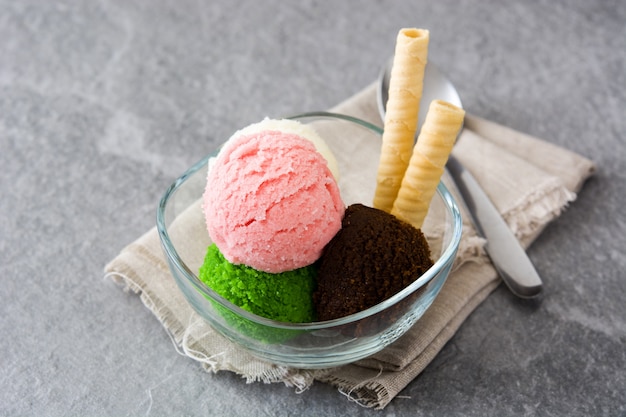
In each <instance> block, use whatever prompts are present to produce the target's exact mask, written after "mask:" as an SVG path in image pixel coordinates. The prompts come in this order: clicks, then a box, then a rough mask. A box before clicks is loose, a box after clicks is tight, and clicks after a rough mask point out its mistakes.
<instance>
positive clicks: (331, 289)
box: [313, 204, 433, 321]
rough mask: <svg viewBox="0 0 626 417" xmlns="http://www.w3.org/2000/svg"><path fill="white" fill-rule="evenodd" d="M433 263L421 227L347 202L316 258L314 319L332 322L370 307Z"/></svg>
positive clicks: (410, 281) (398, 289)
mask: <svg viewBox="0 0 626 417" xmlns="http://www.w3.org/2000/svg"><path fill="white" fill-rule="evenodd" d="M432 265H433V262H432V260H431V259H430V249H429V247H428V243H427V242H426V238H425V237H424V235H423V234H422V232H421V231H420V230H419V229H416V228H415V227H413V226H411V225H410V224H408V223H406V222H403V221H401V220H399V219H397V218H396V217H394V216H392V215H391V214H389V213H386V212H384V211H382V210H378V209H374V208H370V207H367V206H364V205H362V204H354V205H351V206H349V207H348V208H347V209H346V212H345V216H344V218H343V221H342V227H341V230H340V231H339V233H337V235H335V237H334V238H333V239H332V240H331V241H330V243H329V244H328V245H327V246H326V248H325V249H324V252H323V254H322V257H321V258H320V260H319V271H318V281H317V289H316V291H315V293H314V294H313V302H314V305H315V308H316V311H317V319H318V320H320V321H324V320H332V319H335V318H339V317H344V316H347V315H350V314H353V313H357V312H359V311H362V310H365V309H367V308H369V307H372V306H374V305H376V304H378V303H380V302H381V301H384V300H386V299H387V298H389V297H391V296H393V295H394V294H396V293H398V292H399V291H401V290H402V289H403V288H405V287H406V286H408V285H409V284H411V283H412V282H413V281H415V280H416V279H417V278H419V277H420V276H421V275H422V274H423V273H424V272H425V271H426V270H428V268H430V267H431V266H432Z"/></svg>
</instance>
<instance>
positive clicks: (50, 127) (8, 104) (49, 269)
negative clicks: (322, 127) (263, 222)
mask: <svg viewBox="0 0 626 417" xmlns="http://www.w3.org/2000/svg"><path fill="white" fill-rule="evenodd" d="M503 3H504V2H501V1H497V0H491V1H480V2H475V1H469V0H467V1H452V0H445V1H433V2H427V1H422V2H418V1H394V2H392V1H369V2H363V1H356V0H354V1H336V2H335V1H333V2H323V1H314V0H306V1H297V2H296V1H293V2H280V1H277V0H274V1H256V0H248V1H241V2H234V1H233V2H217V1H213V2H210V1H204V2H202V1H191V0H183V1H173V0H172V1H167V0H155V1H147V0H145V1H121V0H117V1H112V0H102V1H74V2H72V1H65V2H59V1H40V0H30V1H23V0H19V1H10V0H0V167H1V168H0V191H1V193H2V194H1V198H0V278H1V280H2V282H1V285H0V334H1V335H2V336H1V338H0V415H38V416H45V415H94V416H95V415H119V416H122V415H216V414H219V415H246V416H265V415H268V416H269V415H272V416H286V415H300V414H301V413H304V414H311V415H313V414H316V415H322V414H327V415H333V414H343V415H346V414H351V415H388V416H404V415H419V416H431V415H432V416H435V415H475V416H489V415H494V416H496V415H497V416H501V415H543V416H561V415H610V416H616V415H625V414H626V405H625V404H626V394H625V392H626V381H625V378H626V352H625V351H626V349H625V348H624V346H625V344H626V307H624V305H626V303H625V302H624V299H625V295H626V282H625V279H626V273H625V272H624V271H625V270H626V256H625V254H624V248H625V247H626V238H625V237H624V236H625V234H626V216H625V213H624V212H625V208H624V207H626V174H625V172H626V170H625V169H624V168H625V167H626V163H625V162H626V151H625V147H626V2H624V1H620V0H613V1H611V0H599V1H587V0H575V1H565V0H558V1H556V0H532V1H524V2H521V1H520V2H508V3H506V5H504V4H503ZM405 26H420V27H426V28H429V29H430V30H431V39H432V40H431V46H430V55H429V59H431V60H432V61H434V62H436V63H437V64H438V66H439V67H440V68H442V69H444V71H445V72H446V73H447V74H448V75H449V76H450V78H451V79H452V80H453V81H454V82H455V83H456V84H457V86H458V89H459V91H460V94H461V97H462V99H463V103H464V105H465V107H466V109H467V110H468V111H469V112H471V113H473V114H475V115H478V116H482V117H485V118H488V119H491V120H494V121H496V122H499V123H502V124H506V125H508V126H510V127H513V128H516V129H519V130H522V131H525V132H528V133H531V134H534V135H537V136H539V137H542V138H545V139H546V140H548V141H550V142H553V143H555V144H558V145H561V146H564V147H566V148H569V149H571V150H573V151H576V152H579V153H581V154H583V155H585V156H587V157H589V158H591V159H592V160H594V161H595V162H596V163H597V165H598V167H599V171H598V173H597V174H596V175H595V177H594V178H593V179H591V180H590V181H589V182H588V183H587V184H586V186H585V188H584V189H583V191H582V193H581V194H580V196H579V199H578V201H576V202H575V203H574V204H573V205H572V206H571V207H570V208H569V210H568V211H567V212H565V213H564V215H563V216H562V217H561V218H560V219H558V220H557V221H556V222H554V223H553V224H552V225H550V226H549V227H548V229H547V230H546V231H545V233H543V235H542V236H541V237H540V238H539V239H538V240H537V241H536V243H535V244H534V245H533V246H532V247H531V248H530V250H529V252H530V255H531V257H532V259H533V261H534V262H535V263H536V265H537V267H538V269H539V271H540V272H541V274H542V276H543V278H544V280H545V285H546V290H545V294H544V296H543V297H542V299H541V300H540V301H536V302H531V303H528V302H522V301H519V300H516V299H514V298H513V297H512V296H511V295H510V294H509V293H508V292H507V290H506V289H505V288H504V287H500V288H499V289H498V290H496V291H495V292H494V293H493V294H492V295H491V296H490V297H489V299H488V300H487V301H486V302H485V303H484V304H482V305H481V306H480V307H479V308H478V309H477V310H476V311H475V313H474V314H473V315H472V316H471V317H470V318H469V320H468V321H467V322H466V323H465V324H464V326H463V327H462V328H461V330H460V331H459V332H458V334H457V335H456V336H455V337H454V338H453V340H452V341H451V342H450V343H449V344H448V345H446V347H445V348H444V349H443V351H442V352H441V354H440V355H439V356H438V357H437V358H436V359H435V361H434V362H433V363H432V364H431V365H430V366H429V367H428V368H427V369H426V370H425V372H424V373H423V374H422V375H420V376H419V377H418V378H417V379H416V380H414V381H413V383H411V384H410V385H409V386H408V387H407V388H406V389H405V390H404V391H403V392H402V393H401V397H399V398H396V399H395V400H394V401H393V402H392V403H391V404H390V405H389V406H388V407H387V408H386V409H385V410H383V411H382V412H381V411H374V410H368V409H363V408H361V407H359V406H358V405H356V404H354V403H350V402H349V401H348V400H347V399H346V398H345V397H344V396H343V395H341V394H340V393H338V392H337V391H336V390H334V389H333V388H331V387H329V386H326V385H323V384H316V385H314V386H313V387H312V388H311V389H309V390H308V391H306V392H304V393H302V394H296V393H294V391H293V389H291V388H287V387H285V386H283V385H263V384H253V385H246V384H245V382H244V381H243V380H241V379H240V378H239V377H237V376H235V375H232V374H228V373H223V374H218V375H209V374H206V373H205V372H204V371H202V370H201V368H200V366H199V365H198V364H197V363H195V362H193V361H192V360H190V359H187V358H185V357H182V356H179V355H178V354H177V353H176V352H175V350H174V348H173V346H172V343H171V342H170V340H169V338H168V336H167V335H166V334H165V332H164V331H163V329H162V327H161V326H160V325H159V324H158V322H157V321H156V320H155V319H154V318H153V317H152V316H151V314H150V313H149V312H148V310H147V309H146V308H145V307H144V306H143V305H142V304H141V302H140V301H139V299H138V298H137V297H136V296H133V295H129V294H126V293H123V292H122V291H121V290H120V289H119V288H117V287H115V286H114V285H113V284H112V283H110V282H108V281H106V280H104V279H103V277H102V270H103V267H104V265H105V263H106V262H107V261H109V260H110V259H111V258H113V257H114V256H115V255H116V254H117V253H118V251H119V250H120V249H121V248H122V247H123V246H124V245H126V244H127V243H129V242H131V241H132V240H134V239H135V238H136V237H138V236H139V235H140V234H141V233H143V232H144V231H145V230H147V229H148V228H150V227H151V226H152V225H153V224H154V214H155V207H156V204H157V201H158V199H159V198H160V196H161V194H162V192H163V191H164V190H165V188H166V187H167V186H168V185H169V184H170V183H171V182H172V181H173V180H174V178H175V177H176V176H178V175H179V174H180V173H182V172H183V171H184V170H185V169H186V168H187V167H188V166H189V165H191V164H192V163H194V162H195V161H197V160H198V159H199V158H200V157H201V156H203V155H204V154H206V153H207V152H209V151H211V150H212V149H213V148H214V147H215V146H216V145H217V144H218V143H220V142H221V141H223V140H224V139H225V138H227V137H228V136H229V134H230V133H231V132H232V131H234V130H235V129H237V128H240V127H242V126H244V125H247V124H248V123H251V122H254V121H257V120H258V119H260V118H262V117H263V116H266V115H270V116H278V115H283V114H290V113H295V112H300V111H308V110H321V109H326V108H328V107H330V106H332V105H334V104H335V103H337V102H339V101H341V100H343V99H345V98H346V97H349V96H350V95H352V94H354V93H356V92H357V91H359V90H360V89H361V88H363V87H365V86H366V85H368V84H370V83H371V82H372V81H373V80H374V79H375V77H376V76H377V74H378V71H379V67H380V65H381V63H382V62H383V61H385V60H386V59H387V58H388V57H389V56H390V54H391V53H392V51H393V46H394V41H395V35H396V33H397V30H398V29H399V28H401V27H405ZM303 410H306V412H304V411H303Z"/></svg>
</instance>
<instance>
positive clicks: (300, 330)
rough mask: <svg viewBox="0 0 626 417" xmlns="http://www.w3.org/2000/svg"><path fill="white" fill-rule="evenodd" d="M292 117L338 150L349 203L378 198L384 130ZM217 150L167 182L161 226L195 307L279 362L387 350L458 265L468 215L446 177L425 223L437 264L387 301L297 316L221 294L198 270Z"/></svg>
mask: <svg viewBox="0 0 626 417" xmlns="http://www.w3.org/2000/svg"><path fill="white" fill-rule="evenodd" d="M290 118H292V119H295V120H298V121H300V122H302V123H310V124H312V125H313V126H314V128H315V129H316V130H317V132H318V133H319V134H320V136H322V137H323V138H324V139H325V140H326V142H327V144H328V146H329V147H330V148H331V150H332V151H333V153H334V154H335V156H336V158H337V161H338V165H339V172H340V175H339V180H338V182H339V187H340V189H341V193H342V198H343V200H344V202H345V204H346V206H347V205H350V204H352V203H362V204H365V205H371V201H372V198H373V195H374V189H375V184H376V171H377V166H378V159H379V155H380V141H381V135H382V130H381V129H380V128H378V127H376V126H374V125H372V124H370V123H368V122H365V121H362V120H359V119H356V118H353V117H350V116H345V115H340V114H334V113H326V112H315V113H306V114H301V115H298V116H293V117H290ZM216 154H217V151H216V152H215V153H214V154H212V155H209V156H207V157H205V158H204V159H202V160H201V161H199V162H198V163H196V164H195V165H194V166H192V167H191V168H190V169H189V170H188V171H187V172H185V173H184V174H183V175H182V176H181V177H180V178H178V179H177V180H176V181H175V182H174V183H173V184H172V185H171V186H170V187H169V188H168V189H167V191H166V192H165V194H164V195H163V198H162V199H161V201H160V203H159V207H158V210H157V229H158V232H159V237H160V239H161V244H162V246H163V250H164V252H165V255H166V258H167V261H168V263H169V267H170V269H171V272H172V275H173V276H174V279H175V280H176V283H177V285H178V286H179V287H180V290H181V291H182V293H183V294H184V296H185V297H186V299H187V300H188V302H189V303H190V305H191V306H192V307H193V309H194V310H195V311H196V312H197V313H198V314H199V315H200V316H201V317H202V318H203V319H204V320H206V321H207V322H208V323H209V324H210V325H211V326H212V327H213V328H215V329H216V330H217V331H218V332H220V333H221V334H222V335H224V336H225V337H226V338H228V339H230V340H231V341H232V342H234V343H236V344H238V345H240V346H241V347H243V348H245V349H247V350H249V351H250V352H251V353H252V354H253V355H255V356H257V357H259V358H261V359H263V360H266V361H269V362H271V363H275V364H279V365H286V366H292V367H297V368H326V367H332V366H339V365H345V364H348V363H351V362H354V361H357V360H359V359H362V358H365V357H367V356H370V355H372V354H374V353H376V352H378V351H380V350H381V349H383V348H384V347H385V346H387V345H389V344H390V343H392V342H394V341H395V340H396V339H398V338H399V337H400V336H402V334H404V333H405V332H406V331H407V330H408V329H409V328H410V327H411V326H412V325H413V324H414V323H415V322H416V321H417V320H418V319H419V318H420V317H421V316H422V315H423V314H424V312H425V311H426V310H427V309H428V308H429V307H430V305H431V304H432V302H433V300H434V299H435V297H436V296H437V294H438V293H439V291H440V290H441V288H442V286H443V284H444V282H445V280H446V278H447V276H448V274H449V273H450V269H451V267H452V264H453V261H454V258H455V255H456V252H457V248H458V246H459V242H460V239H461V229H462V222H461V215H460V213H459V209H458V206H457V204H456V202H455V201H454V199H453V197H452V195H451V194H450V192H449V191H448V189H447V188H446V187H445V186H444V184H443V183H440V184H439V186H438V188H437V193H435V196H434V197H433V201H432V203H431V206H430V209H429V213H428V216H427V217H426V220H425V222H424V226H423V227H422V231H423V232H424V234H425V236H426V238H427V240H428V242H429V245H430V249H431V257H432V259H433V261H434V265H433V266H432V267H431V268H430V269H429V270H428V271H426V273H424V274H423V275H422V276H420V277H416V280H415V281H414V282H413V283H412V284H411V285H409V286H408V287H406V288H405V289H404V290H402V291H400V292H399V293H397V294H395V295H394V296H392V297H391V298H389V299H387V300H385V301H383V302H381V303H380V304H377V305H375V306H373V307H371V308H368V309H367V310H363V311H360V312H358V313H355V314H352V315H350V316H346V317H342V318H339V319H335V320H329V321H323V322H314V323H297V324H294V323H285V322H278V321H274V320H270V319H267V318H264V317H260V316H257V315H255V314H252V313H250V312H248V311H245V310H243V309H241V308H239V307H237V306H236V305H234V304H232V303H231V302H229V301H228V300H226V299H224V298H223V297H221V296H220V295H218V294H217V293H216V292H214V291H213V290H212V289H211V288H209V287H208V286H206V285H205V284H204V283H203V282H202V281H200V280H199V279H198V276H197V272H198V269H199V267H200V266H201V265H202V262H203V260H204V255H205V253H206V249H207V247H208V245H209V244H210V243H211V241H210V239H209V236H208V233H207V231H206V227H205V222H204V217H203V214H202V210H201V208H200V200H201V197H202V194H203V191H204V187H205V181H206V176H207V164H208V161H209V159H210V158H211V157H214V156H215V155H216Z"/></svg>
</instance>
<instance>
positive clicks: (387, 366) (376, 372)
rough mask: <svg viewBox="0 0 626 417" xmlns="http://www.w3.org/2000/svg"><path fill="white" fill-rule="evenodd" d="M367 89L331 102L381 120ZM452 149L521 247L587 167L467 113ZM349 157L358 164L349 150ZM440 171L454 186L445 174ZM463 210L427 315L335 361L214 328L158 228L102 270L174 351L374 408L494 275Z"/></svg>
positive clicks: (571, 193)
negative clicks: (273, 353) (135, 298)
mask: <svg viewBox="0 0 626 417" xmlns="http://www.w3.org/2000/svg"><path fill="white" fill-rule="evenodd" d="M375 95H376V85H375V84H371V85H369V86H367V87H366V88H365V89H363V90H362V91H360V92H359V93H357V94H356V95H355V96H353V97H351V98H350V99H348V100H346V101H345V102H343V103H341V104H339V105H338V106H336V107H334V108H333V109H331V111H333V112H338V113H343V114H348V115H352V116H355V117H358V118H361V119H364V120H367V121H370V122H372V123H374V124H377V125H381V124H382V121H381V119H380V117H379V116H378V112H377V108H376V96H375ZM373 146H379V145H378V144H373ZM369 151H370V150H368V149H359V150H358V152H369ZM373 151H376V150H375V149H374V150H373ZM454 154H455V156H456V157H457V158H458V159H459V160H460V161H461V162H462V163H463V164H464V165H465V167H466V168H467V169H469V170H470V171H471V172H472V173H473V174H474V176H475V177H476V179H477V180H478V182H479V183H480V184H481V185H482V186H483V187H484V189H485V191H486V192H487V194H488V195H489V196H490V198H491V199H492V200H493V202H494V204H495V205H496V207H497V208H498V209H499V211H500V212H501V213H502V215H503V217H504V218H505V220H507V222H508V224H509V226H510V227H511V228H512V230H514V232H515V233H516V236H517V237H518V238H519V239H520V241H521V242H522V244H523V245H524V246H528V245H529V244H530V243H531V242H532V241H533V240H534V239H535V238H536V237H537V236H538V234H539V233H540V232H541V231H542V230H543V229H544V227H545V226H546V225H547V224H548V223H549V222H550V221H552V220H553V219H555V218H556V217H557V216H559V214H560V213H561V212H562V211H563V210H564V209H565V207H566V206H567V205H568V204H569V203H570V202H572V201H573V200H574V199H575V197H576V193H577V192H578V191H579V189H580V187H581V186H582V184H583V182H584V181H585V179H586V178H588V177H589V176H590V175H591V174H592V173H593V171H594V169H595V168H594V165H593V163H592V162H591V161H589V160H588V159H586V158H584V157H582V156H579V155H577V154H575V153H572V152H570V151H568V150H565V149H563V148H560V147H557V146H554V145H552V144H549V143H546V142H544V141H542V140H540V139H536V138H533V137H530V136H528V135H525V134H523V133H520V132H517V131H514V130H511V129H509V128H506V127H503V126H500V125H498V124H495V123H492V122H489V121H487V120H484V119H480V118H478V117H473V116H471V115H468V116H466V121H465V126H464V130H463V132H462V134H461V136H460V138H459V141H458V143H457V145H456V146H455V149H454ZM336 156H337V158H341V157H342V155H336ZM345 157H347V156H345ZM350 158H353V159H356V160H357V162H355V163H358V158H357V157H355V155H354V154H351V155H350ZM443 180H444V182H446V183H447V185H448V187H449V188H450V189H451V190H452V191H453V193H454V184H453V183H451V181H450V180H449V178H447V177H445V176H444V179H443ZM457 200H459V199H458V198H457ZM461 209H462V211H463V210H464V209H463V207H462V206H461ZM463 217H464V234H463V239H462V243H461V246H460V248H459V253H458V255H457V259H456V261H455V267H454V270H453V272H452V273H451V274H450V276H449V277H448V280H447V281H446V284H445V285H444V287H443V289H442V291H441V293H440V294H439V296H438V297H437V298H436V299H435V301H434V303H433V304H432V306H431V307H430V309H429V310H428V311H427V312H426V314H425V315H424V316H423V317H422V318H421V319H420V320H419V321H418V322H417V323H416V324H415V325H414V326H413V327H412V328H411V329H410V330H409V331H408V332H407V333H406V334H405V335H403V336H402V337H401V338H400V339H398V340H397V341H396V342H395V343H393V344H391V345H390V346H388V347H386V348H385V349H383V350H382V351H381V352H379V353H377V354H375V355H373V356H371V357H369V358H366V359H364V360H361V361H358V362H356V363H354V364H350V365H346V366H342V367H336V368H329V369H321V370H303V369H295V368H289V367H284V366H277V365H273V364H269V363H266V362H264V361H262V360H259V359H257V358H255V357H254V356H252V355H251V354H250V353H248V352H247V351H245V350H243V349H242V348H239V347H238V346H236V345H234V344H233V343H231V342H230V341H228V340H226V339H225V338H223V337H222V336H221V335H219V334H218V333H217V332H216V331H215V330H213V329H212V328H211V326H209V325H208V324H207V323H206V322H204V321H203V319H201V318H200V317H199V316H198V315H197V314H196V313H195V312H194V311H193V310H192V308H191V307H190V306H189V304H188V303H187V301H186V300H185V298H184V297H183V295H182V293H181V292H180V291H179V289H178V287H177V286H176V283H175V282H174V279H173V277H172V276H171V275H170V272H169V269H168V266H167V263H166V260H165V257H164V255H163V253H162V250H161V246H160V241H159V237H158V234H157V232H156V228H153V229H151V230H149V231H147V232H146V233H145V234H144V235H143V236H141V237H139V238H138V239H137V240H136V241H134V242H132V243H131V244H129V245H128V246H127V247H125V248H124V249H123V250H122V251H121V253H120V254H119V255H118V256H117V257H116V258H115V259H113V260H112V261H111V262H110V263H109V264H108V265H107V266H106V267H105V273H106V275H107V276H108V277H110V278H112V279H113V280H114V281H115V282H117V283H119V284H120V285H121V286H122V287H123V288H124V289H125V290H126V291H130V292H133V293H137V294H139V296H140V298H141V300H142V301H143V303H144V304H145V305H146V307H148V308H149V309H150V310H151V311H152V312H153V313H154V315H155V316H156V317H157V319H158V320H159V321H160V322H161V324H162V325H163V326H164V328H165V330H166V331H167V332H168V334H170V336H171V337H172V339H173V341H174V342H175V346H176V347H177V349H178V351H179V353H181V354H183V355H186V356H188V357H190V358H192V359H195V360H197V361H198V362H200V363H201V364H202V366H203V367H204V368H205V369H206V370H207V371H210V372H218V371H231V372H235V373H237V374H239V375H241V376H242V377H243V378H245V379H246V381H247V382H255V381H262V382H265V383H273V382H282V383H284V384H286V385H288V386H293V387H295V388H296V391H297V392H302V391H304V390H306V388H308V387H309V386H310V385H311V384H312V383H314V381H321V382H324V383H329V384H332V385H333V386H336V387H337V388H338V390H339V391H340V392H341V393H343V394H344V395H345V396H346V397H347V398H349V399H350V400H353V401H355V402H358V403H359V404H361V405H363V406H365V407H373V408H377V409H382V408H384V407H385V406H386V405H387V404H389V402H390V401H391V400H392V399H393V398H394V397H395V396H396V395H397V394H398V393H399V392H400V391H401V390H402V389H403V388H404V387H405V386H406V385H407V384H408V383H410V382H411V381H412V380H413V379H414V378H415V377H416V376H417V375H419V373H420V372H421V371H422V370H423V369H424V368H425V367H426V366H427V365H428V364H429V363H430V362H431V361H432V359H433V358H434V357H435V356H436V355H437V353H438V352H439V351H440V350H441V349H442V348H443V346H444V345H445V344H446V342H447V341H448V340H449V339H450V338H451V337H452V336H453V335H454V333H455V332H456V331H457V329H458V328H459V327H460V326H461V324H462V323H463V321H464V320H465V319H466V318H467V317H468V316H469V314H470V313H471V312H472V311H473V310H474V309H475V308H476V307H477V306H478V305H479V304H480V303H481V302H482V301H483V300H484V299H485V298H486V297H487V296H488V295H489V293H491V292H492V291H493V290H494V289H495V288H496V287H497V286H498V285H499V284H500V282H501V281H500V278H499V277H498V276H497V274H496V271H495V270H494V269H493V267H492V265H491V263H490V262H489V260H488V258H487V256H486V254H485V253H484V251H483V250H482V245H483V243H484V242H483V240H482V239H481V238H480V237H478V236H477V235H476V233H475V230H474V229H473V227H472V225H471V224H470V223H469V220H467V219H468V216H467V215H465V214H464V216H463ZM184 222H186V223H187V222H188V232H189V233H190V234H191V235H193V233H194V229H195V226H197V225H200V227H202V225H203V220H202V217H201V213H200V210H198V211H197V212H196V213H195V214H191V215H190V216H189V218H188V219H187V218H186V219H184ZM548 291H549V289H548ZM146 348H148V347H146Z"/></svg>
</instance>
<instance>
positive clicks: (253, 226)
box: [203, 130, 345, 273]
mask: <svg viewBox="0 0 626 417" xmlns="http://www.w3.org/2000/svg"><path fill="white" fill-rule="evenodd" d="M203 210H204V215H205V219H206V224H207V229H208V232H209V235H210V237H211V239H212V240H213V242H214V243H215V244H216V245H217V247H218V248H219V249H220V251H221V252H222V254H223V255H224V257H225V258H226V259H227V260H228V261H230V262H231V263H233V264H245V265H247V266H250V267H252V268H254V269H257V270H260V271H265V272H270V273H279V272H284V271H288V270H292V269H296V268H300V267H304V266H307V265H310V264H312V263H313V262H315V261H316V260H317V259H318V258H319V257H320V255H321V253H322V249H323V248H324V246H325V245H326V244H327V243H328V242H329V241H330V240H331V239H332V237H333V236H334V235H335V234H336V233H337V231H338V230H339V229H340V228H341V220H342V218H343V214H344V211H345V206H344V204H343V202H342V200H341V197H340V194H339V187H338V186H337V183H336V181H335V179H334V177H333V175H332V173H331V171H330V170H329V168H328V164H327V162H326V159H325V158H324V157H323V156H322V155H321V154H320V153H319V152H318V151H316V148H315V146H314V145H313V143H311V142H310V141H309V140H307V139H305V138H304V137H302V136H300V135H298V134H295V133H288V132H281V131H280V130H265V131H259V132H253V133H250V134H240V135H235V136H233V138H231V139H230V140H229V141H228V142H227V143H226V144H225V145H224V148H223V149H222V150H221V151H220V153H219V155H218V156H217V158H216V159H215V160H214V161H213V162H212V163H211V164H210V169H209V173H208V177H207V185H206V189H205V192H204V196H203Z"/></svg>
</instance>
